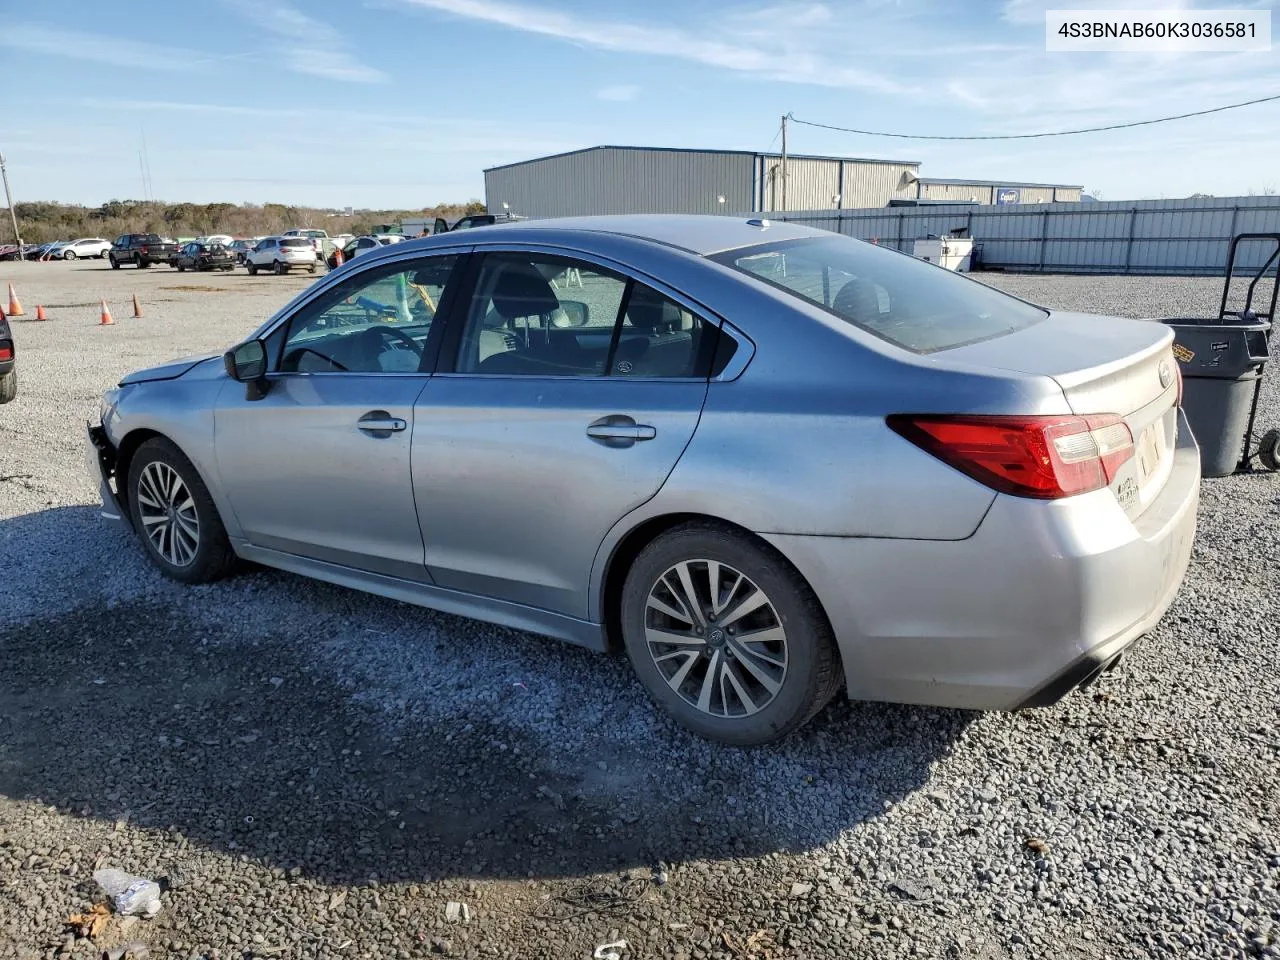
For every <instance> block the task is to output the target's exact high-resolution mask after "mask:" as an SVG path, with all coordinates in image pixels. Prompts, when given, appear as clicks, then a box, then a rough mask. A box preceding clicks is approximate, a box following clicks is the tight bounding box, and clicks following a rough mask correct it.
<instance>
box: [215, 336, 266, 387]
mask: <svg viewBox="0 0 1280 960" xmlns="http://www.w3.org/2000/svg"><path fill="white" fill-rule="evenodd" d="M222 360H223V363H225V364H226V367H227V376H229V377H230V378H231V379H232V380H239V381H240V382H241V383H248V382H249V381H251V380H261V379H262V378H263V377H265V376H266V375H267V347H266V344H264V343H263V342H262V341H261V340H250V341H248V342H247V343H242V344H240V346H238V347H232V348H231V349H230V350H228V351H227V352H226V354H224V355H223V358H222Z"/></svg>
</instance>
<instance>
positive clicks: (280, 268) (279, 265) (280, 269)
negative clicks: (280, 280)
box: [275, 260, 289, 277]
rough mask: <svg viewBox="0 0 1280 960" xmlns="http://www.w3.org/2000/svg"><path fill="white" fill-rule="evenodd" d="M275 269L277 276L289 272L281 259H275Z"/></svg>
mask: <svg viewBox="0 0 1280 960" xmlns="http://www.w3.org/2000/svg"><path fill="white" fill-rule="evenodd" d="M275 271H276V276H277V277H283V276H284V275H285V274H286V273H288V272H289V268H288V267H287V266H286V265H285V263H284V261H283V260H277V261H276V263H275Z"/></svg>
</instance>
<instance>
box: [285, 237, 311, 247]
mask: <svg viewBox="0 0 1280 960" xmlns="http://www.w3.org/2000/svg"><path fill="white" fill-rule="evenodd" d="M280 246H282V247H309V246H311V241H310V240H308V239H306V238H305V237H285V238H284V239H283V240H281V241H280Z"/></svg>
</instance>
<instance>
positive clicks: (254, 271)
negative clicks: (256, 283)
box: [245, 260, 258, 277]
mask: <svg viewBox="0 0 1280 960" xmlns="http://www.w3.org/2000/svg"><path fill="white" fill-rule="evenodd" d="M245 266H246V267H247V268H248V270H249V276H251V277H256V276H257V275H258V265H257V264H256V263H254V262H253V261H252V260H246V261H245Z"/></svg>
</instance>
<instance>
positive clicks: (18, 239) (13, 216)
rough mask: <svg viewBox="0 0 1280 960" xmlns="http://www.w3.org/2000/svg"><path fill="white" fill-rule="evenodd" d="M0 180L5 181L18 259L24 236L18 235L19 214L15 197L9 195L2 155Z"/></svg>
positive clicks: (0, 159)
mask: <svg viewBox="0 0 1280 960" xmlns="http://www.w3.org/2000/svg"><path fill="white" fill-rule="evenodd" d="M0 179H3V180H4V202H5V203H7V204H8V205H9V220H10V222H11V223H12V224H13V239H14V241H15V242H16V243H17V244H18V259H19V260H21V259H23V256H22V235H21V234H20V233H18V214H17V211H15V210H14V209H13V196H12V194H10V193H9V171H8V170H6V169H5V166H4V154H0Z"/></svg>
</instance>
